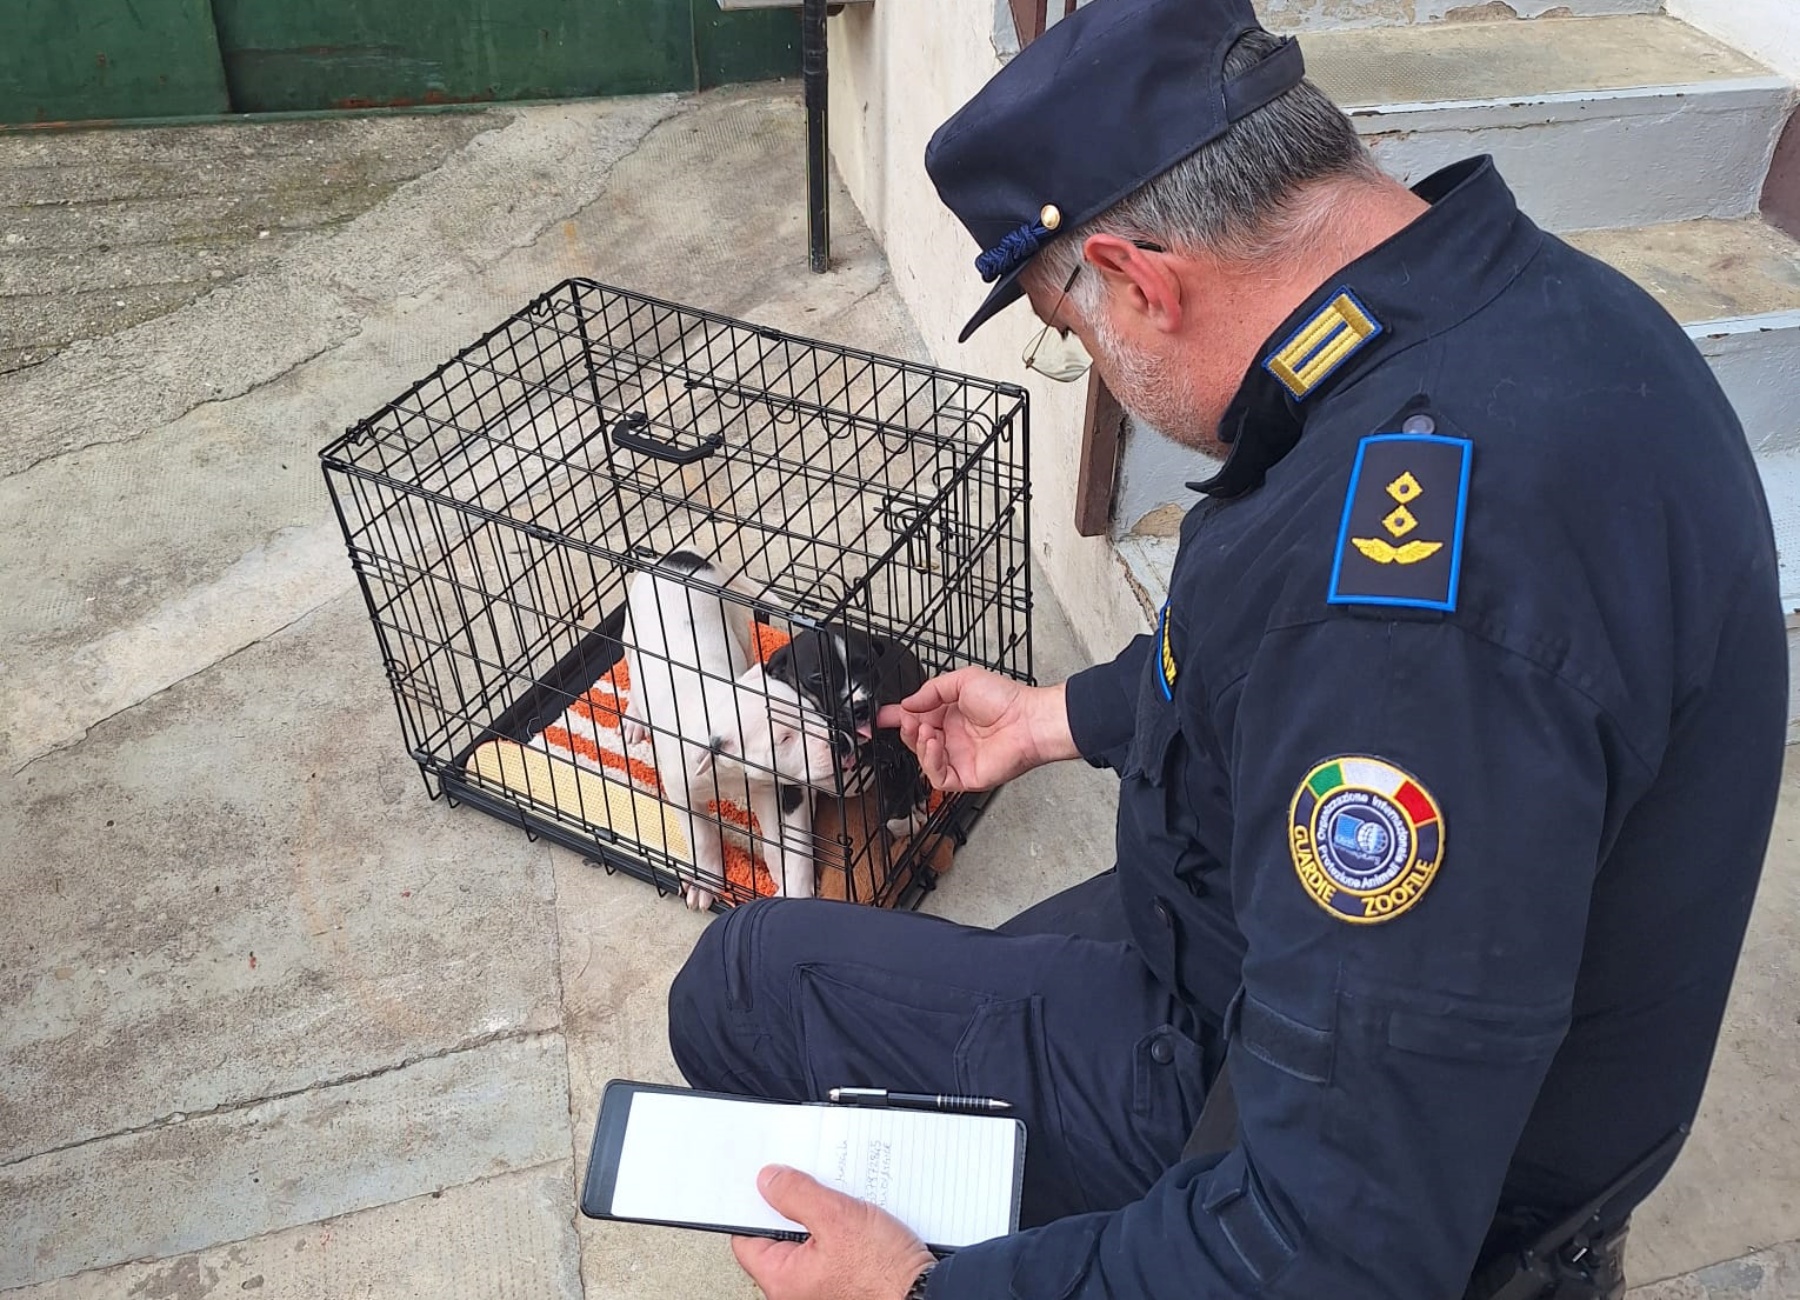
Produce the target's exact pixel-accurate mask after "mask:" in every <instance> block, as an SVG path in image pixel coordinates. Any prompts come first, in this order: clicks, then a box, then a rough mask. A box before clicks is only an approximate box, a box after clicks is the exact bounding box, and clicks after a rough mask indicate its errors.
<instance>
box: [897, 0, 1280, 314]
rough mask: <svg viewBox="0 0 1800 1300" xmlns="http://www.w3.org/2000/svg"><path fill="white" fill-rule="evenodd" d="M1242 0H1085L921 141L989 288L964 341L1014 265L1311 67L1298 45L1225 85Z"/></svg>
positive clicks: (1005, 287) (1011, 285)
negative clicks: (974, 246)
mask: <svg viewBox="0 0 1800 1300" xmlns="http://www.w3.org/2000/svg"><path fill="white" fill-rule="evenodd" d="M1258 29H1259V28H1258V24H1257V21H1256V14H1255V13H1254V12H1253V11H1252V9H1251V8H1250V0H1093V2H1092V3H1090V4H1087V5H1084V6H1082V7H1081V8H1080V9H1077V10H1076V11H1075V12H1074V13H1073V14H1071V15H1070V16H1069V17H1067V18H1064V19H1063V20H1062V21H1061V22H1058V23H1057V24H1055V25H1054V26H1053V27H1051V28H1050V29H1049V30H1048V31H1046V32H1045V33H1044V34H1043V35H1042V36H1040V37H1039V38H1038V39H1037V40H1035V41H1033V42H1032V43H1031V44H1030V45H1028V46H1026V47H1025V48H1024V49H1023V50H1021V51H1020V52H1019V53H1018V55H1017V56H1016V57H1015V58H1014V59H1013V60H1012V62H1010V63H1008V64H1007V65H1006V66H1005V67H1004V68H1002V69H1001V70H1000V71H999V72H998V73H996V74H995V75H994V77H993V79H992V80H990V81H989V82H988V83H987V85H985V86H983V87H982V88H981V90H980V91H979V92H977V94H976V95H975V97H974V98H973V99H971V100H970V101H969V102H968V103H967V104H965V105H963V107H962V108H961V109H959V110H958V111H957V113H956V115H955V116H954V117H952V118H951V119H950V120H949V121H948V122H945V123H944V124H943V125H942V126H940V127H939V128H938V129H937V132H936V134H934V135H933V136H932V137H931V143H930V144H928V145H926V146H925V170H926V171H927V172H928V173H929V174H930V176H931V180H932V183H933V184H934V185H936V186H937V191H938V197H939V198H941V199H943V201H944V204H945V206H946V207H948V208H949V209H950V210H951V211H952V212H954V213H955V214H956V216H957V219H958V220H960V221H961V222H962V223H963V225H965V226H967V227H968V229H969V233H970V234H971V235H973V236H975V242H976V243H977V244H979V245H980V246H981V255H980V257H978V258H977V259H976V262H975V265H976V269H977V270H979V271H980V272H981V276H982V279H984V280H987V281H989V282H991V283H993V285H994V288H993V290H992V292H990V293H989V294H988V297H987V301H986V302H984V303H982V304H981V310H979V311H977V312H976V313H975V315H974V316H973V317H972V318H971V319H970V320H969V323H968V324H967V325H966V326H964V327H963V332H962V338H963V339H967V338H968V337H969V335H971V334H973V333H974V332H975V330H976V329H977V328H978V327H979V326H980V325H981V324H982V323H983V322H984V321H986V320H987V319H988V318H989V317H990V316H992V315H993V314H994V313H995V312H997V311H999V310H1000V309H1001V308H1002V307H1005V306H1007V305H1008V304H1009V303H1012V302H1014V301H1016V300H1017V299H1018V298H1019V296H1020V295H1021V294H1022V293H1023V292H1024V291H1023V290H1022V289H1021V288H1020V287H1019V283H1018V280H1019V272H1020V271H1021V270H1022V269H1023V268H1024V267H1025V265H1026V264H1027V263H1028V262H1029V261H1030V260H1031V258H1032V256H1033V255H1034V254H1035V253H1036V252H1037V251H1038V249H1040V248H1041V247H1043V245H1044V244H1045V243H1047V242H1049V241H1050V240H1051V239H1053V238H1055V237H1056V234H1057V232H1058V231H1063V230H1071V229H1073V228H1074V227H1076V226H1079V225H1080V224H1081V223H1082V222H1084V221H1088V220H1091V219H1092V218H1094V217H1097V216H1099V215H1100V214H1101V213H1102V212H1104V211H1106V209H1108V208H1110V207H1111V206H1112V205H1113V204H1115V203H1117V202H1118V201H1119V200H1120V199H1122V198H1124V197H1125V196H1126V195H1127V194H1130V193H1131V192H1132V191H1133V190H1135V189H1137V188H1138V187H1139V186H1141V185H1143V184H1144V183H1145V182H1146V181H1149V180H1152V179H1153V178H1155V177H1157V176H1160V175H1161V174H1162V173H1163V172H1166V171H1167V170H1169V168H1171V167H1173V166H1174V165H1175V164H1176V163H1178V162H1180V161H1181V160H1182V159H1184V158H1186V157H1188V156H1189V155H1190V154H1192V153H1193V152H1194V151H1195V150H1197V149H1199V148H1200V147H1201V146H1202V145H1204V144H1207V143H1208V142H1210V141H1212V140H1214V139H1216V138H1218V137H1219V136H1220V135H1222V134H1223V133H1224V131H1225V128H1226V127H1228V126H1230V125H1231V123H1233V122H1235V121H1237V120H1238V119H1240V118H1242V117H1245V116H1247V115H1248V114H1250V113H1253V112H1255V111H1256V110H1257V109H1259V108H1261V107H1262V106H1263V105H1265V104H1267V103H1268V102H1269V101H1270V100H1272V99H1274V98H1275V97H1276V96H1278V95H1281V94H1283V93H1285V92H1286V91H1288V90H1290V89H1292V88H1293V87H1294V86H1295V85H1296V84H1298V82H1299V81H1300V79H1301V78H1302V77H1303V76H1305V75H1306V65H1305V63H1304V61H1303V60H1302V58H1301V56H1300V47H1299V45H1297V44H1296V43H1295V42H1294V41H1293V40H1291V39H1290V40H1287V41H1285V42H1283V44H1282V45H1281V47H1280V48H1279V49H1278V50H1276V51H1274V52H1273V53H1271V54H1269V55H1268V56H1267V57H1266V58H1263V59H1262V60H1260V61H1259V62H1257V63H1256V64H1255V65H1253V66H1252V67H1250V68H1248V69H1246V70H1245V71H1243V72H1241V73H1239V74H1238V75H1237V76H1235V77H1233V78H1231V80H1229V81H1227V80H1226V78H1225V54H1226V51H1228V50H1229V49H1230V48H1231V47H1232V45H1233V44H1235V43H1236V42H1237V40H1238V38H1239V37H1241V36H1243V35H1244V34H1245V33H1246V32H1251V31H1256V30H1258Z"/></svg>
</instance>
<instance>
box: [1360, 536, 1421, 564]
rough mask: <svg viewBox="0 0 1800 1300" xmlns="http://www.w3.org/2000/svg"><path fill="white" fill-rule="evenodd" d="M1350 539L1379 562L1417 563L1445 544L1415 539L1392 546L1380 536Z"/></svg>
mask: <svg viewBox="0 0 1800 1300" xmlns="http://www.w3.org/2000/svg"><path fill="white" fill-rule="evenodd" d="M1350 540H1351V542H1352V543H1353V544H1354V545H1355V546H1356V549H1357V550H1359V551H1361V552H1362V553H1363V554H1364V555H1366V556H1368V557H1369V558H1370V559H1371V560H1373V561H1375V563H1377V564H1417V563H1418V562H1419V561H1420V560H1425V559H1430V558H1431V557H1432V556H1433V555H1436V554H1437V553H1438V551H1439V550H1440V549H1442V547H1443V545H1444V544H1443V543H1442V542H1416V541H1415V542H1407V543H1405V544H1404V545H1402V546H1390V545H1388V543H1386V542H1384V541H1382V540H1381V539H1380V538H1379V537H1352V538H1351V539H1350Z"/></svg>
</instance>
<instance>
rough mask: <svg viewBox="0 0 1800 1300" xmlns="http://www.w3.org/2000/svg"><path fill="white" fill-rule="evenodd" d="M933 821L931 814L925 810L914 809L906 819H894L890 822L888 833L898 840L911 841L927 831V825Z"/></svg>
mask: <svg viewBox="0 0 1800 1300" xmlns="http://www.w3.org/2000/svg"><path fill="white" fill-rule="evenodd" d="M930 820H931V814H930V813H928V812H926V811H925V809H923V808H914V809H913V810H912V811H911V812H909V813H907V814H906V816H904V817H893V818H890V819H889V820H888V823H887V832H888V834H889V835H892V836H893V837H894V838H895V839H897V840H907V839H911V838H912V837H913V836H915V835H917V834H918V833H919V832H920V831H922V830H924V829H925V823H926V822H928V821H930Z"/></svg>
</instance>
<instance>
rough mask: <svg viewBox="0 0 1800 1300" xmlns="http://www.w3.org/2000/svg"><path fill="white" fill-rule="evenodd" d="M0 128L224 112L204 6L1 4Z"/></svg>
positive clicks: (134, 1) (59, 0)
mask: <svg viewBox="0 0 1800 1300" xmlns="http://www.w3.org/2000/svg"><path fill="white" fill-rule="evenodd" d="M0 33H4V35H3V36H0V122H61V121H69V120H75V119H83V120H85V119H92V118H114V117H175V116H189V115H195V114H209V113H223V112H226V111H227V110H228V109H229V108H230V101H229V100H228V98H227V97H226V93H225V70H224V68H223V66H222V65H221V63H220V59H219V44H218V40H217V39H216V37H215V35H214V31H213V20H212V7H211V5H210V4H209V3H208V0H0Z"/></svg>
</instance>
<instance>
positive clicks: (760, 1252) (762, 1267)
mask: <svg viewBox="0 0 1800 1300" xmlns="http://www.w3.org/2000/svg"><path fill="white" fill-rule="evenodd" d="M800 1246H801V1243H800V1242H798V1241H776V1240H775V1239H774V1238H773V1237H733V1238H732V1239H731V1253H732V1254H733V1255H735V1256H736V1257H737V1262H738V1267H739V1268H741V1269H743V1270H744V1272H746V1273H748V1274H749V1275H750V1277H751V1279H752V1280H753V1281H755V1282H756V1284H757V1285H758V1286H761V1285H762V1280H763V1277H764V1275H765V1274H766V1273H767V1272H768V1271H769V1270H771V1269H776V1268H780V1267H781V1263H782V1261H783V1260H785V1259H786V1258H787V1257H788V1256H789V1255H791V1254H793V1253H794V1252H795V1251H796V1250H799V1249H800Z"/></svg>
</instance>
